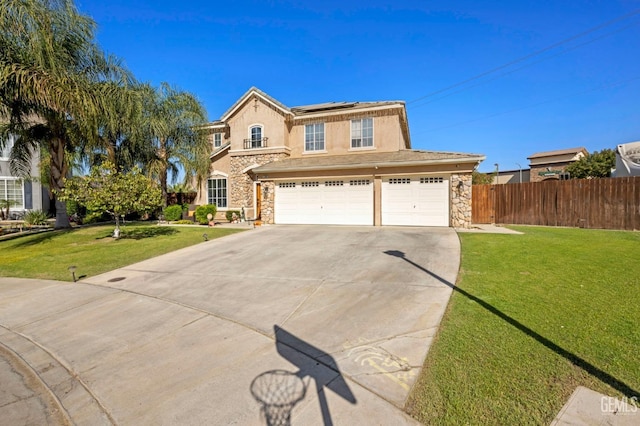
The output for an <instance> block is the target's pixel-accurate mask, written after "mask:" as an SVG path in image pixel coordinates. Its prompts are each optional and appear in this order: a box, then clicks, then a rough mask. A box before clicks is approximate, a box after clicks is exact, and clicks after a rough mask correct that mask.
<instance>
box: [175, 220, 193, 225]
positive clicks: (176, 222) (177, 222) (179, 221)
mask: <svg viewBox="0 0 640 426" xmlns="http://www.w3.org/2000/svg"><path fill="white" fill-rule="evenodd" d="M173 223H175V224H176V225H193V221H192V220H189V219H180V220H176V221H175V222H173Z"/></svg>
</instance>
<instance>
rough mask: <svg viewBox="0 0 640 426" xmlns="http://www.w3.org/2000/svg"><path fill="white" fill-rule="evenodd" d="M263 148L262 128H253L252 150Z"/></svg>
mask: <svg viewBox="0 0 640 426" xmlns="http://www.w3.org/2000/svg"><path fill="white" fill-rule="evenodd" d="M261 146H262V126H253V127H251V148H260V147H261Z"/></svg>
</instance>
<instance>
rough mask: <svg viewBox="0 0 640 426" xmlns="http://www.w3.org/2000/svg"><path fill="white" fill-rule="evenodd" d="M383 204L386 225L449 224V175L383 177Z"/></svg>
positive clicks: (383, 216)
mask: <svg viewBox="0 0 640 426" xmlns="http://www.w3.org/2000/svg"><path fill="white" fill-rule="evenodd" d="M381 205H382V225H405V226H449V178H448V177H447V176H433V175H429V176H396V177H387V178H383V179H382V203H381Z"/></svg>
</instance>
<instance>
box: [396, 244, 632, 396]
mask: <svg viewBox="0 0 640 426" xmlns="http://www.w3.org/2000/svg"><path fill="white" fill-rule="evenodd" d="M384 254H388V255H389V256H394V257H397V258H400V259H402V260H404V261H405V262H408V263H410V264H411V265H413V266H415V267H416V268H418V269H420V270H421V271H424V272H426V273H427V274H429V275H430V276H432V277H433V278H435V279H437V280H438V281H440V282H441V283H443V284H444V285H446V286H448V287H451V288H452V289H453V291H455V292H458V293H460V294H462V295H463V296H465V297H466V298H468V299H470V300H472V301H474V302H476V303H478V304H479V305H480V306H482V307H483V308H484V309H486V310H487V311H489V312H491V313H492V314H494V315H496V316H497V317H498V318H500V319H502V320H504V321H505V322H507V323H508V324H510V325H512V326H514V327H515V328H517V329H518V330H520V331H521V332H523V333H524V334H526V335H527V336H529V337H531V338H533V339H535V340H537V341H538V342H539V343H541V344H543V345H544V346H546V347H547V348H549V349H551V350H552V351H554V352H555V353H557V354H558V355H560V356H562V357H563V358H565V359H566V360H568V361H569V362H571V363H572V364H573V365H576V366H577V367H579V368H581V369H582V370H584V371H585V372H587V373H588V374H590V375H591V376H593V377H595V378H597V379H598V380H600V381H601V382H603V383H606V384H607V385H609V386H611V387H612V388H614V389H616V390H617V391H619V392H621V393H622V394H623V395H626V396H628V397H634V396H635V397H637V396H638V395H640V393H639V392H638V391H637V390H635V389H633V388H631V387H630V386H629V385H627V384H626V383H624V382H622V381H621V380H618V379H617V378H615V377H613V376H612V375H610V374H609V373H607V372H606V371H603V370H601V369H599V368H598V367H596V366H595V365H593V364H591V363H589V362H588V361H586V360H585V359H583V358H581V357H579V356H578V355H576V354H574V353H572V352H569V351H568V350H566V349H564V348H562V347H560V346H558V345H557V344H555V343H553V342H552V341H551V340H549V339H547V338H546V337H544V336H541V335H540V334H538V333H536V332H535V331H533V330H532V329H530V328H529V327H527V326H525V325H524V324H522V323H520V322H518V321H517V320H515V319H514V318H511V317H510V316H509V315H507V314H505V313H504V312H502V311H500V310H499V309H496V308H495V307H494V306H492V305H490V304H489V303H487V302H485V301H484V300H482V299H480V298H478V297H476V296H474V295H473V294H471V293H468V292H466V291H464V290H462V289H461V288H459V287H457V286H456V285H454V284H451V283H450V282H449V281H447V280H445V279H444V278H442V277H440V276H438V275H437V274H434V273H433V272H431V271H429V270H428V269H426V268H424V267H422V266H420V265H418V264H417V263H415V262H413V261H412V260H410V259H407V258H406V256H405V254H404V252H402V251H399V250H387V251H385V252H384Z"/></svg>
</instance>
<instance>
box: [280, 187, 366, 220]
mask: <svg viewBox="0 0 640 426" xmlns="http://www.w3.org/2000/svg"><path fill="white" fill-rule="evenodd" d="M274 208H275V212H274V213H275V223H277V224H322V225H373V180H372V179H333V180H304V181H290V182H278V183H277V184H276V197H275V206H274Z"/></svg>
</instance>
